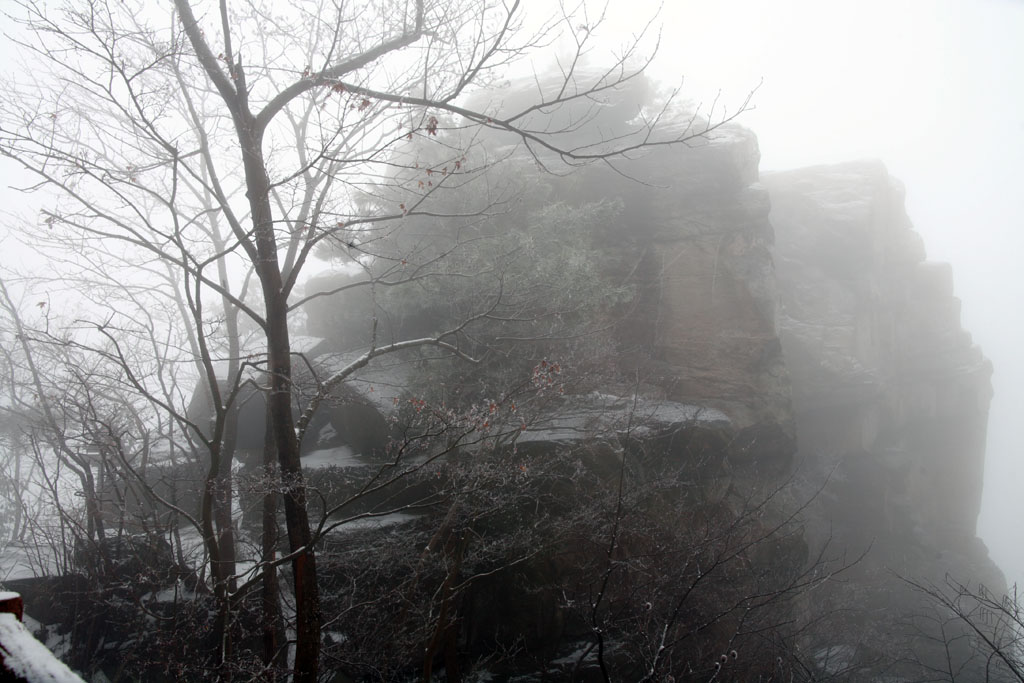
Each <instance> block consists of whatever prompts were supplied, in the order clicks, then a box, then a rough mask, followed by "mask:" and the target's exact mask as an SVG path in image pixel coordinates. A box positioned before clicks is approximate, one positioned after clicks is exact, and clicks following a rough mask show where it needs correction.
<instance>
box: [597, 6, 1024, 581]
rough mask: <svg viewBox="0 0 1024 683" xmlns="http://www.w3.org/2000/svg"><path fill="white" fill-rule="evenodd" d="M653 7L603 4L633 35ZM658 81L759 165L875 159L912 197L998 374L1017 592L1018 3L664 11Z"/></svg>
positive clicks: (995, 535)
mask: <svg viewBox="0 0 1024 683" xmlns="http://www.w3.org/2000/svg"><path fill="white" fill-rule="evenodd" d="M656 9H657V3H656V2H653V1H652V0H611V5H610V9H609V12H610V16H611V18H612V25H614V26H623V27H627V26H639V20H640V18H641V17H643V16H645V13H646V15H649V14H650V13H651V12H653V11H655V10H656ZM661 21H662V22H663V24H664V30H663V34H662V47H661V50H660V52H659V55H658V63H657V66H656V67H655V69H654V72H655V73H657V74H658V75H659V76H665V77H668V78H672V79H676V78H678V76H679V75H685V76H686V85H687V88H686V94H689V95H690V96H691V97H696V98H699V99H703V100H705V101H707V100H709V99H710V98H712V97H713V96H714V94H715V93H716V92H717V90H718V89H721V90H722V93H723V96H724V97H725V99H726V101H731V102H733V103H738V102H739V101H741V100H742V98H743V96H744V95H745V94H746V92H747V91H749V90H750V89H751V88H752V87H754V86H755V85H757V83H758V82H759V81H760V80H761V78H762V77H763V78H764V84H763V85H762V86H761V88H760V90H759V91H758V93H757V95H756V98H755V104H756V106H757V110H756V111H753V112H750V113H749V114H746V115H744V116H743V117H742V120H741V123H743V124H744V125H746V126H748V127H750V128H752V129H753V130H754V131H755V132H756V133H757V135H758V138H759V140H760V144H761V153H762V161H761V168H762V170H772V169H785V168H795V167H800V166H807V165H812V164H820V163H832V162H840V161H847V160H852V159H857V158H864V157H873V158H879V159H881V160H883V161H884V162H885V163H886V164H887V166H888V167H889V171H890V173H892V174H893V175H895V176H896V177H898V178H900V179H901V180H903V181H904V183H905V184H906V187H907V208H908V212H909V213H910V217H911V219H912V220H913V222H914V225H915V228H916V229H917V230H918V231H919V232H920V233H921V234H922V235H923V237H924V239H925V244H926V246H927V250H928V256H929V258H930V259H934V260H941V261H949V262H951V263H952V264H953V272H954V277H955V282H956V291H957V294H958V296H959V297H960V298H961V299H962V300H963V323H964V327H965V328H966V329H968V330H969V331H971V332H972V333H973V335H974V339H975V341H976V342H978V343H979V344H980V345H981V346H982V348H983V349H984V351H985V353H986V354H987V355H988V356H989V357H990V358H991V359H992V361H993V363H994V365H995V375H994V377H993V384H994V386H995V398H994V399H993V403H992V412H991V415H990V420H989V447H988V458H987V464H986V479H985V497H984V502H983V509H982V515H981V519H980V522H979V533H980V534H981V535H982V537H983V538H984V539H985V541H986V543H987V544H988V546H989V548H990V550H991V552H992V556H993V557H994V559H995V560H996V561H997V562H998V563H999V564H1000V566H1001V567H1002V568H1003V569H1004V571H1006V573H1007V578H1008V579H1009V580H1011V581H1013V580H1016V581H1020V582H1024V543H1022V542H1021V541H1022V540H1024V539H1022V535H1024V534H1022V532H1021V530H1020V529H1021V526H1020V522H1021V520H1024V462H1022V458H1021V455H1022V453H1021V450H1022V449H1021V447H1020V443H1021V440H1022V437H1021V436H1020V434H1019V430H1018V425H1019V423H1020V420H1021V418H1022V417H1024V415H1022V410H1021V406H1024V352H1022V346H1024V277H1022V274H1021V263H1022V262H1024V2H1022V1H1020V0H860V1H859V2H837V1H833V0H774V1H772V2H766V1H764V0H704V1H703V2H676V3H668V2H667V3H666V4H665V7H664V8H663V10H662V14H661Z"/></svg>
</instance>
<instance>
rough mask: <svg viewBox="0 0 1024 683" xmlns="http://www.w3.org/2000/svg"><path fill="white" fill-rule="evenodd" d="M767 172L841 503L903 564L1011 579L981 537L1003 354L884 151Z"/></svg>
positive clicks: (839, 512) (800, 383)
mask: <svg viewBox="0 0 1024 683" xmlns="http://www.w3.org/2000/svg"><path fill="white" fill-rule="evenodd" d="M761 182H762V184H763V186H764V187H765V188H767V190H768V191H769V193H770V195H771V197H772V213H771V220H772V224H773V225H774V227H775V231H776V248H775V252H774V253H775V266H776V267H775V273H776V277H777V280H778V284H779V315H778V324H779V336H780V339H781V341H782V348H783V353H784V356H785V360H786V366H787V368H788V369H789V372H790V377H791V379H792V398H793V406H794V411H795V414H796V422H797V429H798V447H799V452H800V454H801V455H802V456H804V457H807V458H812V459H815V460H817V461H818V462H820V463H827V464H828V466H829V467H835V468H836V469H835V475H834V477H833V478H834V480H835V481H834V482H833V483H832V486H831V489H830V490H831V491H833V492H834V496H835V497H834V500H833V503H832V504H830V505H829V506H827V507H828V511H829V513H830V515H832V516H834V517H835V518H836V523H837V525H838V526H841V527H842V528H844V529H845V530H847V532H848V533H849V534H850V538H851V539H853V538H857V539H858V540H859V541H860V542H862V543H863V542H867V541H870V540H872V539H874V540H875V541H876V542H877V543H879V544H880V545H882V546H884V547H886V548H887V549H888V548H889V547H890V544H892V543H895V544H897V545H898V546H901V547H902V548H903V550H904V552H902V553H893V554H892V555H891V556H890V557H889V558H888V560H887V561H888V562H889V563H890V564H891V566H893V568H894V569H898V570H900V571H905V572H906V571H915V570H917V571H920V570H921V569H922V567H913V566H907V563H912V561H911V560H909V559H906V558H909V557H912V556H913V555H914V553H915V551H918V552H922V553H924V555H927V556H928V561H929V562H930V563H931V564H934V565H935V566H934V567H930V568H929V569H930V570H931V571H934V570H939V571H943V570H945V571H955V572H956V573H958V574H963V573H965V571H966V570H968V569H969V568H970V569H971V570H973V572H972V573H974V574H975V576H976V577H977V578H979V579H982V580H985V581H987V582H991V583H992V584H993V585H994V586H998V585H999V584H1000V583H1001V579H999V578H998V572H995V571H993V569H994V568H992V567H991V566H990V565H989V563H987V558H986V555H985V551H984V548H983V546H982V545H981V544H980V542H979V541H978V540H977V539H976V538H975V527H976V521H977V517H978V512H979V507H980V501H981V494H982V475H983V471H984V461H985V433H986V426H987V419H988V406H989V400H990V398H991V395H992V388H991V383H990V376H991V373H992V367H991V365H990V363H989V362H988V361H987V360H986V359H985V357H984V356H983V354H982V353H981V351H980V349H979V348H978V347H977V346H975V345H974V344H972V342H971V336H970V334H968V333H967V332H965V331H964V330H963V329H962V328H961V326H960V301H959V300H958V299H957V298H956V297H955V296H954V292H953V276H952V270H951V268H950V267H949V265H947V264H941V263H933V262H929V261H927V260H926V259H925V250H924V247H923V245H922V240H921V238H920V236H919V235H918V234H917V233H916V232H914V231H913V229H912V227H911V225H910V221H909V219H908V217H907V215H906V212H905V209H904V203H903V198H904V193H903V188H902V186H901V185H900V183H899V182H898V181H896V180H895V179H893V178H891V177H890V176H889V175H888V173H887V172H886V169H885V168H884V166H882V164H880V163H878V162H856V163H849V164H842V165H838V166H829V167H816V168H809V169H802V170H799V171H792V172H786V173H773V174H767V175H765V176H764V177H763V178H762V181H761ZM925 548H928V550H927V551H925V550H924V549H925ZM922 559H923V558H922Z"/></svg>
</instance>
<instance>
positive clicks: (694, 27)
mask: <svg viewBox="0 0 1024 683" xmlns="http://www.w3.org/2000/svg"><path fill="white" fill-rule="evenodd" d="M526 4H527V5H528V7H527V11H528V12H529V11H532V10H531V7H530V6H531V5H532V6H533V7H534V8H543V9H544V10H546V11H550V9H551V7H552V6H553V5H554V3H553V2H552V0H531V2H528V3H526ZM657 4H658V3H657V2H655V1H654V0H610V6H609V15H610V17H609V18H610V22H609V25H610V26H614V27H617V28H624V29H627V30H628V29H630V28H639V27H640V25H641V23H642V20H643V19H645V18H648V17H650V16H651V15H652V14H653V13H654V12H655V11H656V10H657ZM661 22H662V23H663V24H664V32H663V40H662V48H661V51H660V53H659V56H658V61H657V64H656V66H655V68H654V74H655V75H658V76H661V77H665V78H667V79H669V80H672V81H674V80H677V79H678V78H679V77H680V76H686V89H685V91H684V95H686V96H688V97H691V98H699V99H705V100H710V99H711V98H712V97H713V96H714V93H715V92H716V91H717V90H718V89H721V90H722V92H723V96H724V101H725V102H727V103H732V104H733V105H735V104H736V103H738V102H740V101H742V99H743V97H744V96H745V95H746V93H747V92H748V91H749V90H750V89H751V88H752V87H754V86H755V85H757V83H758V82H759V81H760V80H761V79H762V77H763V79H764V83H763V85H762V87H761V89H760V90H759V92H758V94H757V95H756V99H755V104H756V107H757V109H756V111H753V112H749V113H748V114H745V115H744V116H743V118H742V121H741V122H742V123H743V124H744V125H746V126H748V127H750V128H752V129H753V130H754V131H756V133H757V134H758V137H759V139H760V143H761V151H762V164H761V166H762V169H765V170H770V169H783V168H794V167H798V166H805V165H810V164H817V163H829V162H839V161H846V160H850V159H856V158H862V157H876V158H880V159H882V160H883V161H884V162H885V163H886V164H887V165H888V167H889V169H890V172H891V173H892V174H893V175H895V176H897V177H899V178H901V179H902V180H903V181H904V182H905V184H906V186H907V194H908V210H909V212H910V216H911V218H912V219H913V221H914V224H915V226H916V228H917V230H918V231H919V232H920V233H921V234H922V235H923V236H924V239H925V242H926V245H927V248H928V253H929V257H930V258H933V259H938V260H943V261H949V262H951V263H952V264H953V268H954V274H955V278H956V289H957V292H958V294H959V296H960V297H961V298H962V299H963V301H964V306H963V321H964V325H965V327H966V328H967V329H969V330H970V331H971V332H972V333H973V334H974V337H975V339H976V341H977V342H978V343H979V344H981V346H982V347H983V348H984V350H985V352H986V353H987V355H988V356H989V357H990V358H991V359H992V360H993V363H994V364H995V368H996V373H995V377H994V380H993V381H994V384H995V390H996V395H995V399H994V401H993V405H992V413H991V419H990V432H989V454H988V464H987V473H986V490H985V500H984V506H983V512H982V518H981V522H980V532H981V534H982V536H983V537H984V538H985V540H986V541H987V542H988V544H989V547H990V548H991V550H992V554H993V557H994V558H995V559H996V561H997V562H998V563H999V564H1000V565H1001V566H1002V567H1003V568H1004V570H1006V572H1007V574H1008V578H1010V579H1011V580H1014V579H1016V580H1021V581H1024V543H1021V542H1020V541H1021V540H1022V539H1021V532H1020V530H1019V529H1020V524H1019V520H1022V519H1024V462H1022V460H1021V458H1020V450H1021V449H1020V447H1019V445H1018V443H1019V441H1020V437H1018V436H1017V434H1016V430H1015V428H1016V424H1017V421H1018V420H1019V419H1020V418H1021V417H1022V415H1021V409H1020V408H1019V406H1022V405H1024V354H1022V353H1021V346H1022V345H1024V344H1022V342H1024V333H1022V330H1024V304H1022V302H1024V278H1022V277H1021V274H1020V270H1019V264H1020V263H1021V262H1022V256H1024V229H1022V228H1024V220H1022V217H1024V0H860V1H858V2H838V1H834V0H773V1H772V2H767V1H766V0H700V1H699V2H692V1H690V0H686V1H680V0H677V1H676V2H672V0H666V4H665V7H664V8H663V11H662V14H661ZM0 54H2V55H3V56H4V57H7V56H8V55H9V54H10V50H9V47H8V46H0ZM5 61H6V62H7V66H5V67H3V70H4V71H7V70H8V69H9V68H12V64H11V62H10V61H9V60H6V59H5ZM11 169H12V166H11V165H10V164H8V163H3V164H0V178H2V179H4V182H0V186H6V185H7V184H9V183H10V182H11V180H10V178H11V176H10V172H11ZM17 197H18V196H17V195H14V194H12V193H8V192H7V191H5V187H3V188H0V199H2V203H3V204H4V208H12V207H15V206H16V205H17V203H18V201H19V200H18V199H17ZM2 237H3V236H2V235H0V243H2ZM9 246H10V245H9V243H8V244H7V245H5V247H9ZM7 253H8V256H10V251H8V252H7Z"/></svg>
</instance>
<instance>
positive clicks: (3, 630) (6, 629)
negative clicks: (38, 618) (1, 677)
mask: <svg viewBox="0 0 1024 683" xmlns="http://www.w3.org/2000/svg"><path fill="white" fill-rule="evenodd" d="M0 648H2V656H3V662H4V667H6V668H7V669H8V670H9V671H10V672H11V673H13V674H14V675H15V676H21V677H22V678H24V679H25V680H26V681H29V682H30V683H84V681H82V679H81V678H80V677H79V676H78V674H76V673H75V672H74V671H72V670H71V669H69V668H68V667H67V665H66V664H64V663H63V662H61V661H60V660H59V659H57V658H56V657H54V656H53V653H52V652H50V651H49V650H47V649H46V646H44V645H43V644H42V643H40V642H39V641H38V640H36V639H35V638H33V637H32V634H31V633H29V632H28V630H27V629H26V628H25V626H24V625H23V624H22V623H21V622H20V621H18V620H17V619H16V618H15V617H14V615H13V614H0Z"/></svg>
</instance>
